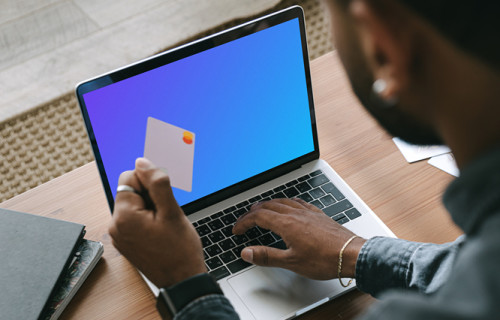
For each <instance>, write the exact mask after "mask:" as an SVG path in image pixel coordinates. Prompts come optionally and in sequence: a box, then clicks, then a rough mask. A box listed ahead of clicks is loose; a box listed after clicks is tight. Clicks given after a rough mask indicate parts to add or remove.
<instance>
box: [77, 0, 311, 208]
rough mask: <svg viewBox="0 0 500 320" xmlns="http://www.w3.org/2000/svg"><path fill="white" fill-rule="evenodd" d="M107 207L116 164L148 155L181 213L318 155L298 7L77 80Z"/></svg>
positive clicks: (119, 168) (122, 166) (119, 167)
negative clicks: (168, 181)
mask: <svg viewBox="0 0 500 320" xmlns="http://www.w3.org/2000/svg"><path fill="white" fill-rule="evenodd" d="M76 95H77V98H78V101H79V104H80V107H81V111H82V115H83V118H84V121H85V125H86V128H87V132H88V135H89V138H90V142H91V145H92V149H93V152H94V156H95V159H96V164H97V166H98V169H99V172H100V176H101V180H102V183H103V186H104V190H105V192H106V196H107V200H108V203H109V206H110V209H111V211H112V210H113V206H114V196H115V195H116V186H117V183H118V177H119V175H120V173H121V172H123V171H125V170H130V169H132V168H133V164H134V161H135V159H136V158H137V157H142V156H145V157H147V158H150V159H151V160H152V161H153V162H154V163H156V164H157V165H158V166H160V167H164V168H166V170H167V171H168V172H169V175H170V176H171V181H172V186H173V190H174V196H175V197H176V199H177V201H178V202H179V204H180V205H181V206H182V208H183V210H184V212H185V213H186V214H190V213H192V212H195V211H197V210H199V209H201V208H204V207H207V206H209V205H211V204H214V203H216V202H219V201H221V200H223V199H226V198H229V197H231V196H233V195H236V194H239V193H240V192H243V191H245V190H248V189H250V188H253V187H255V186H257V185H259V184H261V183H264V182H266V181H269V180H271V179H274V178H276V177H278V176H280V175H282V174H285V173H287V172H290V171H292V170H294V169H297V168H299V167H300V166H301V165H303V164H305V163H307V162H309V161H311V160H313V159H317V158H319V148H318V140H317V133H316V122H315V116H314V105H313V96H312V89H311V79H310V72H309V61H308V53H307V45H306V36H305V27H304V16H303V12H302V9H301V8H300V7H298V6H295V7H291V8H289V9H286V10H284V11H281V12H279V13H277V14H273V15H269V16H266V17H263V18H260V19H257V20H254V21H251V22H249V23H246V24H243V25H241V26H238V27H235V28H232V29H229V30H227V31H224V32H221V33H217V34H215V35H213V36H210V37H207V38H204V39H201V40H198V41H195V42H193V43H189V44H186V45H184V46H181V47H179V48H176V49H173V50H170V51H167V52H165V53H161V54H158V55H156V56H153V57H151V58H148V59H145V60H142V61H139V62H137V63H134V64H132V65H129V66H126V67H123V68H121V69H118V70H115V71H112V72H110V73H107V74H104V75H101V76H99V77H96V78H93V79H90V80H87V81H85V82H83V83H81V84H79V85H78V86H77V88H76Z"/></svg>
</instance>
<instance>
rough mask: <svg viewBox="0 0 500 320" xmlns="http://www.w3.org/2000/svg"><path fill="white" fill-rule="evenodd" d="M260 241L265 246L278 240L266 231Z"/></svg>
mask: <svg viewBox="0 0 500 320" xmlns="http://www.w3.org/2000/svg"><path fill="white" fill-rule="evenodd" d="M259 241H260V243H262V245H263V246H267V245H270V244H271V243H273V242H275V241H276V240H275V239H274V238H273V236H272V235H271V234H270V233H266V234H264V235H262V236H260V237H259Z"/></svg>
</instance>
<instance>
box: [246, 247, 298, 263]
mask: <svg viewBox="0 0 500 320" xmlns="http://www.w3.org/2000/svg"><path fill="white" fill-rule="evenodd" d="M287 256H288V249H287V250H281V249H276V248H272V247H265V246H254V247H246V248H244V249H243V250H242V251H241V258H242V259H243V260H245V261H246V262H249V263H253V264H256V265H258V266H266V267H284V266H285V261H286V257H287Z"/></svg>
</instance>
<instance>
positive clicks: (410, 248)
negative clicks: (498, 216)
mask: <svg viewBox="0 0 500 320" xmlns="http://www.w3.org/2000/svg"><path fill="white" fill-rule="evenodd" d="M464 241H465V236H460V237H459V238H457V240H455V241H453V242H450V243H444V244H431V243H419V242H411V241H406V240H401V239H394V238H386V237H375V238H372V239H369V240H368V241H367V242H366V243H365V244H364V245H363V247H362V248H361V251H360V253H359V256H358V260H357V262H356V285H357V287H358V289H360V290H361V291H364V292H366V293H369V294H371V295H372V296H375V297H379V295H380V294H381V293H382V292H384V291H386V290H388V289H413V290H415V291H418V292H420V293H424V294H431V293H433V292H435V291H436V290H438V289H439V288H440V287H441V286H442V285H443V283H444V282H445V281H446V280H447V279H448V276H449V273H450V271H451V268H452V265H453V262H454V261H455V258H456V255H457V252H458V249H459V248H460V246H461V245H462V244H463V243H464Z"/></svg>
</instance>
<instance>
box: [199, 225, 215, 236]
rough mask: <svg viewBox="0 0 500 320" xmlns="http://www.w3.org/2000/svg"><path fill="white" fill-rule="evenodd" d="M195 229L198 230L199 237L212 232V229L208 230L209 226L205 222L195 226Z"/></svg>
mask: <svg viewBox="0 0 500 320" xmlns="http://www.w3.org/2000/svg"><path fill="white" fill-rule="evenodd" d="M196 231H197V232H198V234H199V235H200V237H203V236H206V235H207V234H209V233H210V232H212V230H210V228H209V227H208V226H207V225H206V224H204V225H201V226H199V227H197V228H196Z"/></svg>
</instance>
